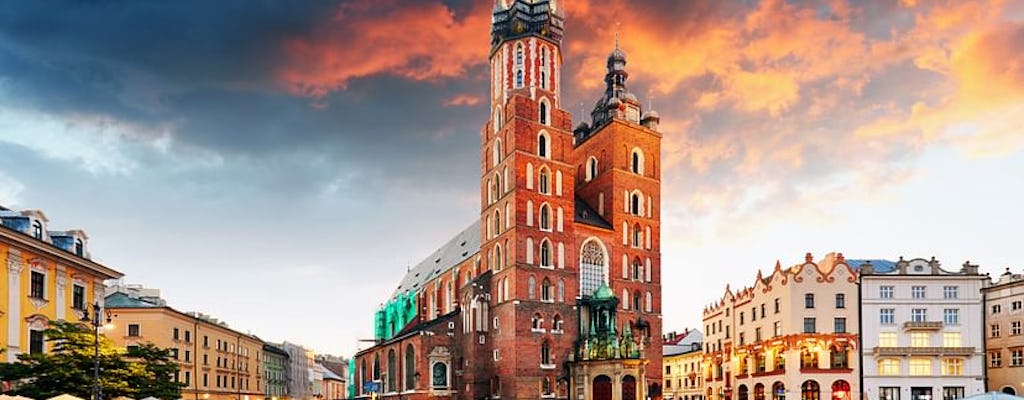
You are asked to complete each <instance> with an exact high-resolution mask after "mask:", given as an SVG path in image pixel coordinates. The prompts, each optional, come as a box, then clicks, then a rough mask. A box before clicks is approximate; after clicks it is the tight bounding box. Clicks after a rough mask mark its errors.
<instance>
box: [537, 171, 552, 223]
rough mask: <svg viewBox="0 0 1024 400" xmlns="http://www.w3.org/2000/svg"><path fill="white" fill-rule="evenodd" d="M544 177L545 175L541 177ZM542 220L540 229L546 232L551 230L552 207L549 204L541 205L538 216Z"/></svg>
mask: <svg viewBox="0 0 1024 400" xmlns="http://www.w3.org/2000/svg"><path fill="white" fill-rule="evenodd" d="M541 176H543V175H541ZM538 217H539V219H540V229H542V230H545V231H550V230H551V207H550V206H548V204H547V203H544V204H541V205H540V212H539V214H538Z"/></svg>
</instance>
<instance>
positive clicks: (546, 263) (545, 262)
mask: <svg viewBox="0 0 1024 400" xmlns="http://www.w3.org/2000/svg"><path fill="white" fill-rule="evenodd" d="M551 254H552V251H551V241H550V240H548V238H544V239H541V241H540V266H541V267H543V268H551V267H552V264H551V258H552V257H551Z"/></svg>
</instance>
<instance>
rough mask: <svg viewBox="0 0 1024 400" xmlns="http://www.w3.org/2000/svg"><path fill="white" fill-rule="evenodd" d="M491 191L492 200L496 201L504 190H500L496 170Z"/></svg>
mask: <svg viewBox="0 0 1024 400" xmlns="http://www.w3.org/2000/svg"><path fill="white" fill-rule="evenodd" d="M491 191H493V192H494V201H498V199H500V198H501V196H502V195H503V194H504V192H502V191H501V175H499V174H498V172H497V171H495V172H494V186H493V187H491Z"/></svg>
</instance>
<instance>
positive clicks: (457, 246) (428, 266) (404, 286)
mask: <svg viewBox="0 0 1024 400" xmlns="http://www.w3.org/2000/svg"><path fill="white" fill-rule="evenodd" d="M479 252H480V220H477V221H475V222H473V224H472V225H470V226H469V227H467V228H466V229H464V230H462V232H459V234H458V235H455V237H454V238H452V239H451V240H449V241H448V243H445V244H444V245H443V246H441V248H439V249H437V250H436V251H434V253H433V254H431V255H430V256H429V257H427V258H426V259H424V260H423V261H421V262H420V263H419V264H416V266H415V267H412V269H410V270H409V272H407V273H406V274H405V277H404V278H402V281H401V282H400V283H399V284H398V287H397V288H396V289H395V293H394V294H392V295H391V297H392V298H394V297H395V296H397V295H398V294H399V293H404V292H407V291H413V292H419V291H420V290H422V289H423V285H424V284H426V283H427V282H428V281H430V280H431V279H434V278H436V277H438V276H440V275H441V274H443V273H445V272H447V271H449V270H451V269H452V268H453V267H455V266H456V265H459V264H460V263H462V262H463V261H465V260H467V259H469V258H470V257H472V256H474V255H475V254H477V253H479Z"/></svg>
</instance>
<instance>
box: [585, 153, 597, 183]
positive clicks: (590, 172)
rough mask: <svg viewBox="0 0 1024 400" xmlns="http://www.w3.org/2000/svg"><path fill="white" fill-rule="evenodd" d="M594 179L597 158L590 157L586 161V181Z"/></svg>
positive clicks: (595, 176)
mask: <svg viewBox="0 0 1024 400" xmlns="http://www.w3.org/2000/svg"><path fill="white" fill-rule="evenodd" d="M594 178H597V158H596V157H590V159H588V160H587V181H588V182H589V181H591V180H593V179H594Z"/></svg>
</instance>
